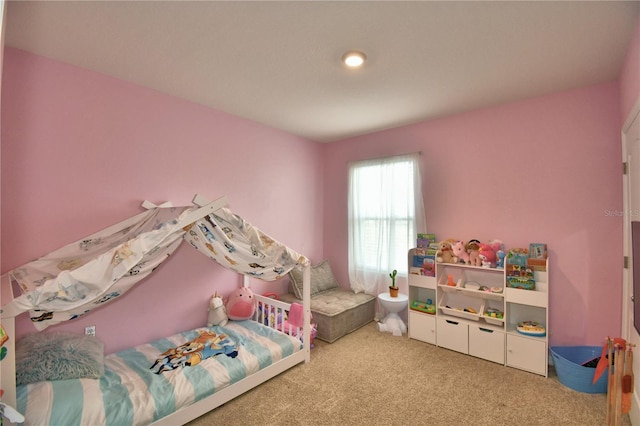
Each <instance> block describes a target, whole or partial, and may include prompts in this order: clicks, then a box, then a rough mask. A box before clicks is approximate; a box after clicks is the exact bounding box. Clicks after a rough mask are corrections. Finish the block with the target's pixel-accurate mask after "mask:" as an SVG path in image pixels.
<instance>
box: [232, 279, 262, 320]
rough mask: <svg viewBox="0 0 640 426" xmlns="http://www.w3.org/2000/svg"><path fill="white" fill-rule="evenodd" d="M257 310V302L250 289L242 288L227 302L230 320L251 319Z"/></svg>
mask: <svg viewBox="0 0 640 426" xmlns="http://www.w3.org/2000/svg"><path fill="white" fill-rule="evenodd" d="M256 308H257V300H256V298H255V296H254V294H253V291H251V289H250V288H246V287H241V288H239V289H237V290H236V291H234V292H233V293H231V295H230V296H229V299H228V300H227V316H228V317H229V319H230V320H234V321H242V320H246V319H249V318H251V317H252V316H253V313H254V312H255V311H256Z"/></svg>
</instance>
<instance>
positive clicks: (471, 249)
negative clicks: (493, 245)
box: [467, 240, 482, 266]
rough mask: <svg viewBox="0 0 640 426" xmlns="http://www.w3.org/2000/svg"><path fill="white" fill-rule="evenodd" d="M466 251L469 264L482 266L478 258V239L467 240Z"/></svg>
mask: <svg viewBox="0 0 640 426" xmlns="http://www.w3.org/2000/svg"><path fill="white" fill-rule="evenodd" d="M467 253H469V264H470V265H473V266H482V260H480V241H478V240H469V242H468V243H467Z"/></svg>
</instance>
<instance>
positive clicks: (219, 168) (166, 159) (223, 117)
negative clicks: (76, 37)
mask: <svg viewBox="0 0 640 426" xmlns="http://www.w3.org/2000/svg"><path fill="white" fill-rule="evenodd" d="M2 78H3V80H2V83H3V87H2V106H3V108H2V124H3V126H2V158H1V161H2V163H1V170H2V171H1V173H2V174H1V181H2V187H1V196H2V199H1V202H2V231H3V235H2V255H3V256H2V272H6V271H8V270H10V269H12V268H14V267H16V266H19V265H21V264H23V263H26V262H28V261H29V260H31V259H33V258H35V257H38V256H41V255H44V254H46V253H48V252H50V251H52V250H54V249H56V248H58V247H60V246H62V245H64V244H67V243H71V242H73V241H76V240H78V239H80V238H82V237H84V236H86V235H89V234H91V233H93V232H95V231H98V230H100V229H102V228H104V227H106V226H109V225H111V224H113V223H115V222H118V221H120V220H123V219H125V218H127V217H129V216H132V215H134V214H136V213H138V212H140V211H141V208H140V203H141V201H142V200H145V199H148V200H150V201H152V202H157V203H159V202H163V201H166V200H170V201H172V202H173V203H174V204H175V205H180V204H190V202H191V199H192V197H193V195H194V194H195V193H197V192H198V193H201V194H203V195H205V196H207V197H210V198H212V199H213V198H216V197H219V196H222V195H226V196H227V197H228V199H229V202H230V206H231V208H232V209H233V210H234V211H235V212H236V213H237V214H239V215H241V216H243V217H245V218H246V219H247V220H248V221H249V222H251V223H253V224H255V225H256V226H258V227H260V228H261V229H262V230H263V231H265V232H266V233H268V234H270V235H272V236H273V237H275V238H276V239H278V240H280V241H282V242H284V243H286V244H288V245H289V246H291V247H292V248H294V249H295V250H298V251H300V252H304V253H305V254H307V256H308V257H310V258H311V259H312V260H314V261H318V260H320V258H321V255H322V243H323V241H322V238H323V234H322V216H321V215H322V193H323V191H322V186H323V182H322V169H321V164H320V163H319V162H318V161H317V158H318V157H319V156H320V155H321V145H319V144H317V143H314V142H310V141H308V140H305V139H302V138H299V137H295V136H292V135H289V134H287V133H284V132H282V131H279V130H275V129H272V128H269V127H266V126H263V125H260V124H258V123H255V122H252V121H249V120H245V119H241V118H238V117H235V116H232V115H229V114H225V113H223V112H219V111H215V110H212V109H208V108H205V107H202V106H199V105H196V104H193V103H190V102H186V101H182V100H179V99H176V98H173V97H170V96H166V95H163V94H160V93H158V92H155V91H152V90H148V89H145V88H141V87H139V86H136V85H133V84H129V83H126V82H123V81H120V80H117V79H113V78H110V77H106V76H104V75H101V74H97V73H94V72H90V71H86V70H83V69H80V68H77V67H73V66H70V65H67V64H63V63H60V62H56V61H52V60H48V59H45V58H42V57H39V56H35V55H32V54H29V53H26V52H23V51H19V50H16V49H11V48H8V49H6V52H5V57H4V70H3V76H2ZM240 282H241V281H240V279H239V278H238V276H237V275H236V274H234V273H232V272H229V271H227V270H225V269H224V268H222V267H220V266H218V265H217V264H214V263H212V262H210V261H208V260H207V259H206V258H205V257H204V256H202V255H200V254H197V253H195V252H194V251H192V250H191V249H190V248H189V247H187V246H186V245H183V246H181V247H180V248H179V249H178V251H177V252H176V254H175V255H174V257H173V258H172V259H171V260H170V261H169V262H166V264H165V265H163V266H161V268H160V270H159V271H158V272H157V273H156V274H154V275H153V276H151V277H150V278H148V279H147V280H145V281H144V282H142V283H141V284H139V286H138V287H136V288H135V289H133V290H132V291H131V292H129V293H127V294H126V295H125V296H124V297H123V298H122V300H121V301H118V302H116V303H114V304H111V305H110V306H109V308H107V309H104V308H102V309H98V310H96V311H93V312H92V313H90V314H88V315H86V316H84V317H82V318H80V319H78V320H76V321H72V322H70V323H69V324H68V325H64V326H58V327H56V328H57V329H67V330H72V331H79V332H83V331H84V327H85V326H86V325H93V324H95V325H96V326H97V334H98V336H99V337H101V338H102V340H104V341H105V343H106V344H107V352H112V351H115V350H118V349H120V348H124V347H128V346H131V345H132V344H136V343H140V342H146V341H149V340H151V339H153V338H157V337H161V336H166V335H168V334H170V333H173V332H176V331H180V330H184V329H188V328H191V327H196V326H200V325H202V324H204V323H205V322H206V315H207V303H208V299H209V297H210V295H211V294H212V293H213V292H214V291H215V290H217V291H219V292H221V293H223V294H227V293H229V292H230V291H231V289H232V288H234V287H235V286H236V285H238V284H239V283H240ZM255 285H256V289H257V291H260V292H263V291H265V289H264V287H263V286H260V285H259V284H258V283H255ZM284 287H285V284H284V283H283V282H281V283H279V284H278V285H276V288H277V289H278V291H281V290H282V289H284ZM17 328H18V331H17V334H18V336H20V335H21V334H24V333H25V332H27V331H31V330H33V328H32V326H31V325H30V322H29V321H28V319H27V318H26V316H25V315H23V316H21V317H20V318H19V321H18V325H17ZM131 331H135V332H133V333H132V332H131Z"/></svg>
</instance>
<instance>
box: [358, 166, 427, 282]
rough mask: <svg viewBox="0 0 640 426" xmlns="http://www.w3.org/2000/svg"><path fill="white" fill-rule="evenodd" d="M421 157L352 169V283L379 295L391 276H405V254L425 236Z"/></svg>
mask: <svg viewBox="0 0 640 426" xmlns="http://www.w3.org/2000/svg"><path fill="white" fill-rule="evenodd" d="M419 159H420V154H410V155H403V156H398V157H390V158H382V159H375V160H366V161H359V162H354V163H350V165H349V277H350V280H351V287H352V288H353V289H354V290H355V291H365V292H367V293H371V294H377V293H378V291H377V287H378V286H379V285H381V284H383V283H384V282H385V279H386V284H384V287H385V288H386V287H387V286H388V284H389V282H388V281H389V276H388V274H389V272H391V271H393V270H394V269H397V270H398V273H399V274H405V275H406V274H407V251H408V250H409V249H410V248H411V247H413V246H414V245H415V239H416V234H417V233H418V232H424V230H425V229H426V227H425V226H424V206H423V203H422V191H421V185H420V168H419V165H420V163H419Z"/></svg>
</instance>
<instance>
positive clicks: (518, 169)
mask: <svg viewBox="0 0 640 426" xmlns="http://www.w3.org/2000/svg"><path fill="white" fill-rule="evenodd" d="M619 117H620V104H619V95H618V87H617V84H615V83H610V84H603V85H598V86H593V87H588V88H583V89H580V90H573V91H570V92H564V93H557V94H553V95H550V96H545V97H540V98H536V99H531V100H528V101H524V102H518V103H512V104H508V105H503V106H499V107H495V108H487V109H481V110H477V111H473V112H469V113H466V114H460V115H456V116H451V117H447V118H442V119H438V120H431V121H427V122H422V123H419V124H415V125H410V126H405V127H401V128H396V129H392V130H388V131H383V132H378V133H374V134H370V135H367V136H362V137H357V138H352V139H349V140H344V141H340V142H336V143H332V144H329V145H326V146H325V147H324V149H325V195H324V229H325V237H324V241H325V243H324V252H325V253H326V257H328V258H329V259H330V260H331V262H332V266H333V268H334V271H335V273H336V275H337V276H338V279H339V281H341V283H342V284H343V285H345V286H348V272H347V267H348V265H347V222H346V218H347V161H350V160H359V159H364V158H373V157H380V156H388V155H395V154H401V153H407V152H415V151H421V152H422V153H423V155H422V175H423V195H424V200H425V209H426V215H427V227H428V231H429V232H433V233H435V234H436V236H437V238H438V239H445V238H459V239H471V238H477V239H479V240H481V241H482V240H489V239H501V240H503V241H504V242H505V244H506V245H507V247H528V244H529V243H532V242H543V243H547V244H548V246H549V250H550V261H551V267H550V287H551V290H550V299H551V300H550V325H549V326H550V332H551V335H550V339H551V344H567V345H568V344H599V343H600V342H601V341H602V339H603V338H604V337H605V336H607V335H618V333H619V331H620V321H621V319H620V307H621V284H620V283H621V280H622V273H621V268H620V262H621V258H622V220H621V217H619V216H618V215H617V213H618V212H620V211H621V210H622V183H621V182H622V181H621V174H620V162H621V160H620V158H621V147H620V118H619ZM401 284H402V285H406V284H405V283H401ZM405 288H406V287H405Z"/></svg>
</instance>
